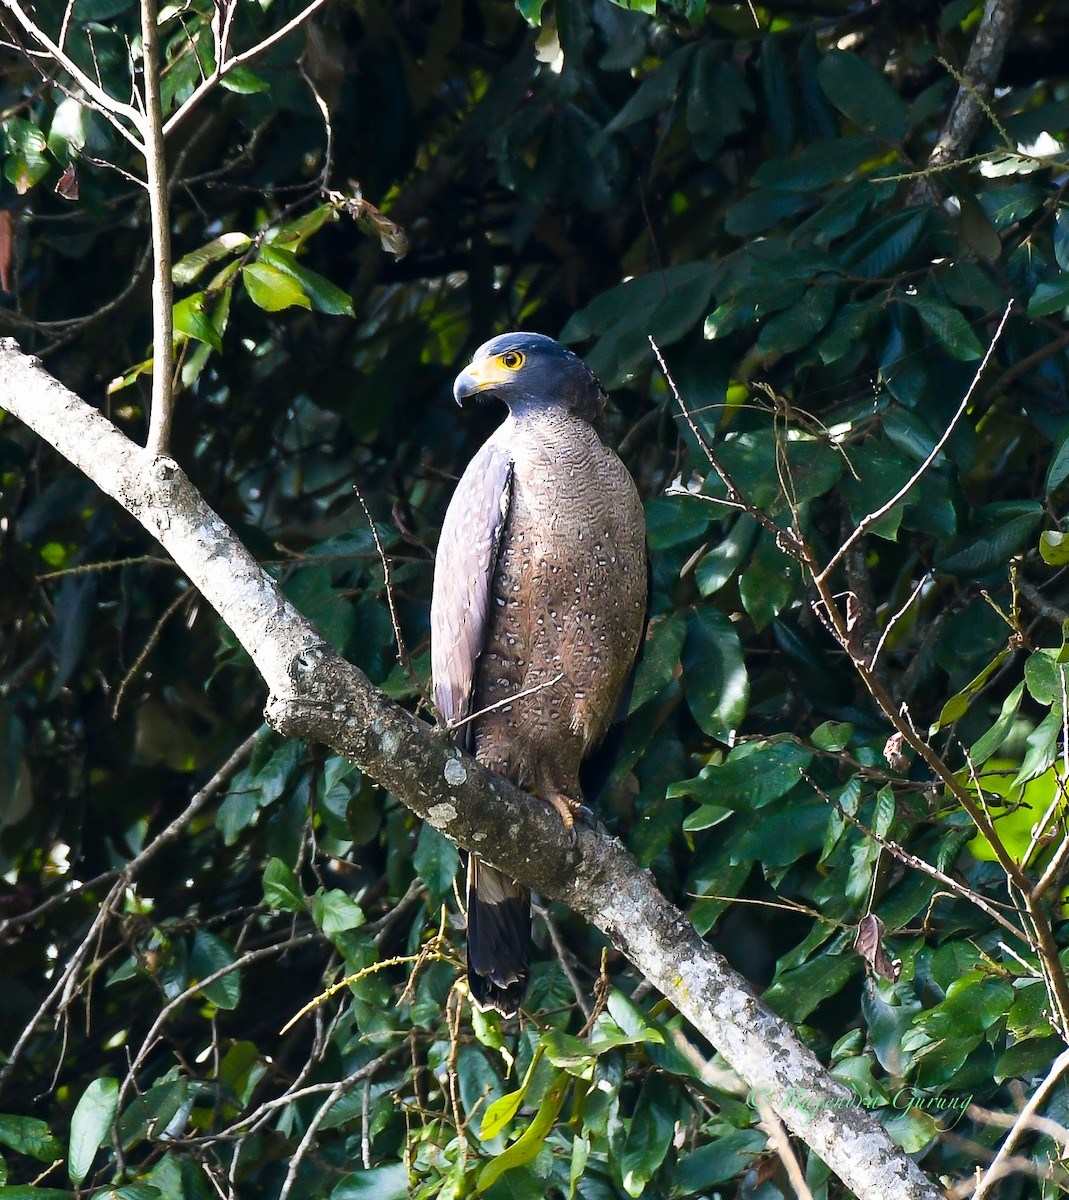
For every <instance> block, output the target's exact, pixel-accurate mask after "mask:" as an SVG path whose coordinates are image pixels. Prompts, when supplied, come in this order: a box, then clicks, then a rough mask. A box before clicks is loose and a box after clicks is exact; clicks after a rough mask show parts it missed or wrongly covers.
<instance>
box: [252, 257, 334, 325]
mask: <svg viewBox="0 0 1069 1200" xmlns="http://www.w3.org/2000/svg"><path fill="white" fill-rule="evenodd" d="M260 258H261V259H262V261H263V262H265V263H268V264H269V265H270V266H272V267H275V268H277V269H278V270H279V271H281V272H282V273H283V275H288V276H289V277H290V278H291V279H293V280H295V281H296V282H297V283H299V284H300V285H301V290H302V291H303V292H304V294H305V295H306V296H307V297H308V298H309V299H310V300H311V301H312V307H313V308H316V309H318V310H319V311H320V312H325V313H331V314H332V315H334V316H342V317H351V316H353V302H352V299H351V297H350V296H349V294H348V292H343V291H342V289H341V288H340V287H335V286H334V284H333V283H331V282H330V280H329V279H324V277H323V276H322V275H319V274H317V273H316V272H315V271H309V270H308V268H307V267H302V266H301V264H300V263H299V262H298V261H297V257H296V255H295V254H294V253H293V251H292V250H284V249H282V248H281V247H278V246H272V245H264V246H262V247H261V248H260Z"/></svg>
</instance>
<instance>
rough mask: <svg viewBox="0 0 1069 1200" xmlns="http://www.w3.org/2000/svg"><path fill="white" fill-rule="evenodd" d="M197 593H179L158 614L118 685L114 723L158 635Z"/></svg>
mask: <svg viewBox="0 0 1069 1200" xmlns="http://www.w3.org/2000/svg"><path fill="white" fill-rule="evenodd" d="M196 595H197V592H196V591H195V590H194V589H192V588H190V589H189V590H187V591H184V592H179V593H178V595H177V596H175V598H174V599H173V600H172V601H171V603H170V604H168V605H167V607H166V608H165V609H164V610H163V612H162V613H161V614H160V617H159V619H158V620H157V621H156V624H155V625H153V627H152V632H151V633H150V634H149V635H148V640H147V641H146V642H145V644H144V645H143V646H142V647H141V651H140V653H139V654H138V656H137V658H135V659H134V663H133V666H131V668H130V669H129V671H127V672H126V674H125V675H124V676H123V677H122V680H121V682H120V683H119V690H118V691H117V692H116V693H115V703H114V704H113V705H112V707H111V719H112V720H113V721H114V720H115V718H116V717H118V715H119V709H120V708H122V702H123V697H124V696H125V695H126V689H127V688H128V687H129V686H130V683H131V681H132V680H133V679H134V678H135V677H136V675H137V673H138V672H139V671H140V670H141V668H142V667H143V666H144V665H145V660H146V659H147V658H148V656H149V655H150V654H151V653H152V650H153V648H154V647H155V645H156V643H157V642H158V641H159V640H160V635H161V634H162V633H163V627H164V626H165V625H166V624H167V622H168V621H169V620H170V619H171V617H173V616H174V614H175V613H176V612H177V611H178V610H179V609H180V608H181V607H182V605H183V604H188V603H189V602H190V600H192V599H193V597H194V596H196Z"/></svg>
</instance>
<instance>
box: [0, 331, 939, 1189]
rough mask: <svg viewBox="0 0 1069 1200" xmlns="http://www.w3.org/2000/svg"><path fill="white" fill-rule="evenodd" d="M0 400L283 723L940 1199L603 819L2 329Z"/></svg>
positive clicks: (785, 1096)
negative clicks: (512, 777)
mask: <svg viewBox="0 0 1069 1200" xmlns="http://www.w3.org/2000/svg"><path fill="white" fill-rule="evenodd" d="M0 407H3V408H5V409H7V410H8V411H9V412H11V413H12V414H13V415H14V416H16V417H18V418H19V419H21V420H22V421H24V422H25V423H26V424H27V425H28V426H29V427H30V428H32V429H33V430H35V431H36V432H37V433H38V434H39V435H40V436H41V437H42V438H44V439H45V440H46V441H47V442H49V443H50V444H51V445H53V446H54V447H55V448H56V449H57V450H58V451H59V452H60V453H61V454H63V455H64V456H65V457H67V458H68V459H69V460H70V461H71V462H72V463H74V465H75V466H77V467H79V468H80V469H81V470H82V471H83V472H84V473H85V474H86V475H87V476H88V477H89V478H90V479H92V480H93V481H94V482H95V483H96V484H97V486H98V487H100V488H101V489H102V490H103V491H104V492H106V493H107V494H108V495H110V496H111V497H113V498H114V499H115V500H117V501H118V502H119V503H120V504H121V505H122V506H123V507H124V508H125V509H126V510H127V511H128V512H130V513H131V514H132V515H133V516H134V517H136V519H137V520H138V521H139V522H140V523H141V524H142V525H143V526H144V527H145V529H147V530H148V531H149V532H150V533H151V534H152V535H153V536H154V537H156V538H157V539H158V540H159V541H160V543H161V544H162V545H163V546H164V548H165V549H166V550H167V551H168V552H169V553H170V554H171V555H172V556H173V557H174V559H175V561H176V562H177V563H178V565H179V566H180V567H181V568H182V569H183V570H184V571H185V572H186V574H187V575H188V576H189V578H190V580H191V581H192V582H193V583H194V584H195V585H196V587H197V588H198V589H199V590H200V592H201V594H202V595H203V596H204V597H205V598H206V599H207V600H208V601H209V602H210V603H211V604H212V605H213V606H214V607H215V609H216V611H217V612H218V613H219V615H220V616H221V618H222V619H223V621H224V622H225V623H226V624H227V625H228V626H229V627H230V629H231V630H232V631H233V633H234V634H235V636H236V637H237V638H238V639H239V641H240V642H241V643H242V645H243V646H244V647H245V649H246V650H247V651H248V653H249V655H250V657H251V658H252V659H253V661H254V663H255V665H256V667H257V669H258V670H259V672H260V674H261V675H262V676H263V678H264V681H265V683H266V684H267V687H268V689H269V691H270V698H269V700H268V704H267V718H268V720H269V721H270V723H271V724H272V725H274V727H275V728H276V729H278V730H279V731H280V732H282V733H283V734H286V735H289V736H294V737H303V738H308V739H310V740H315V741H319V742H322V743H324V744H326V745H328V746H330V747H331V748H332V749H334V750H335V751H337V752H339V753H341V754H345V755H347V756H348V757H349V758H351V759H352V760H353V761H354V762H356V763H358V764H359V766H360V767H361V769H362V770H364V771H365V772H366V773H367V774H368V775H370V776H371V777H372V778H373V779H376V780H377V781H378V782H379V783H380V784H382V785H383V786H384V787H386V788H388V789H389V790H390V791H391V792H392V793H393V794H394V795H395V796H396V797H397V798H398V799H399V800H401V801H402V802H403V803H404V804H406V805H407V806H408V807H409V808H411V809H412V811H413V812H415V813H416V814H417V815H419V816H420V817H422V818H423V819H424V820H426V821H428V822H429V823H430V824H431V825H433V826H434V827H435V828H436V829H438V830H440V831H441V832H442V833H444V834H445V835H446V836H447V837H449V838H451V839H452V840H453V841H455V842H456V843H458V844H459V845H460V846H462V847H464V848H465V849H468V850H477V851H478V853H479V856H480V857H481V858H484V859H486V860H487V861H488V862H490V863H491V864H492V865H494V866H496V867H498V868H499V869H501V870H503V871H505V872H506V873H507V874H509V875H510V876H511V877H512V878H515V879H518V880H520V881H521V882H523V883H525V884H528V885H530V886H532V887H535V888H537V890H538V891H539V892H542V893H543V894H545V895H546V896H550V897H553V898H556V899H559V900H562V901H564V902H565V903H567V904H569V905H570V906H571V907H572V908H574V909H575V910H576V911H577V912H579V913H581V914H582V915H583V916H584V917H586V919H587V920H589V921H590V922H591V923H592V924H594V925H595V926H597V927H598V928H599V929H600V930H601V931H602V932H603V933H604V934H605V935H606V936H607V937H608V938H609V940H610V941H611V942H612V943H613V944H614V945H615V946H616V947H617V948H618V949H619V950H620V951H621V952H622V953H624V954H625V955H626V956H627V957H628V958H629V959H630V961H631V962H632V963H633V964H634V965H635V967H636V968H637V969H638V970H639V971H641V972H642V973H643V974H644V975H645V977H646V978H647V979H648V980H649V981H650V983H651V984H653V986H655V987H656V988H657V989H658V990H659V991H661V992H662V993H663V994H664V995H665V996H666V997H667V998H668V999H669V1000H670V1001H671V1002H672V1004H674V1005H675V1006H676V1008H677V1009H678V1010H679V1011H680V1012H681V1013H682V1014H683V1015H684V1016H686V1017H687V1019H688V1020H689V1021H690V1022H691V1023H692V1024H693V1026H694V1027H695V1029H697V1030H698V1031H699V1032H700V1033H701V1034H702V1035H703V1036H704V1037H706V1038H707V1039H708V1040H709V1041H710V1042H711V1043H712V1045H713V1046H715V1047H716V1049H717V1050H719V1051H720V1053H721V1054H723V1056H724V1058H725V1059H727V1061H728V1062H729V1063H730V1064H731V1066H732V1067H733V1068H734V1069H735V1070H736V1071H737V1072H738V1074H739V1075H741V1076H742V1077H743V1078H744V1079H745V1080H746V1081H747V1083H748V1085H749V1086H750V1088H751V1089H752V1090H753V1093H754V1095H755V1096H756V1095H759V1096H760V1098H761V1100H762V1101H767V1102H768V1104H769V1106H770V1107H771V1108H772V1109H773V1110H774V1111H775V1112H776V1113H777V1114H778V1116H779V1117H780V1118H781V1119H782V1120H783V1121H784V1123H785V1124H786V1125H787V1127H788V1128H789V1129H791V1130H792V1132H794V1133H795V1134H796V1135H797V1136H799V1137H800V1138H802V1139H803V1140H804V1141H805V1142H806V1143H807V1144H808V1145H809V1146H811V1147H812V1148H813V1150H814V1151H815V1152H816V1153H817V1154H818V1155H819V1156H820V1157H821V1158H822V1159H823V1160H824V1161H825V1162H826V1163H827V1164H828V1166H829V1167H830V1168H831V1169H832V1170H833V1171H834V1172H835V1173H836V1174H837V1175H838V1176H839V1178H840V1179H842V1180H843V1182H844V1183H845V1184H846V1185H847V1186H848V1187H849V1188H850V1189H851V1190H852V1191H853V1192H854V1193H855V1194H856V1195H857V1196H859V1197H863V1198H865V1197H872V1198H875V1197H895V1200H900V1198H901V1200H922V1198H923V1200H934V1198H935V1197H936V1196H937V1195H938V1192H937V1190H936V1189H935V1188H934V1187H933V1186H932V1185H931V1184H930V1183H929V1182H928V1181H927V1180H926V1179H925V1177H924V1175H923V1174H922V1173H921V1171H920V1170H919V1168H918V1167H917V1166H916V1165H915V1164H914V1163H913V1162H912V1160H911V1159H910V1158H909V1157H908V1156H907V1155H905V1154H904V1153H903V1152H902V1151H901V1150H900V1149H899V1148H898V1147H897V1146H895V1144H894V1143H893V1142H892V1141H891V1139H890V1137H889V1136H888V1134H887V1133H886V1131H885V1130H884V1129H883V1127H882V1126H881V1125H880V1124H879V1123H878V1122H877V1121H876V1120H875V1119H874V1118H873V1117H872V1116H871V1114H869V1113H867V1112H865V1111H863V1110H861V1109H858V1108H855V1107H853V1106H852V1105H851V1104H850V1103H849V1101H850V1099H851V1096H852V1093H850V1092H849V1091H848V1090H847V1089H846V1088H845V1087H844V1086H843V1085H842V1084H840V1083H838V1082H837V1081H836V1080H834V1079H833V1078H832V1077H831V1076H830V1075H829V1074H828V1073H827V1072H826V1071H825V1070H824V1068H823V1066H822V1065H821V1063H820V1061H819V1060H818V1059H817V1058H816V1057H815V1056H814V1055H813V1054H812V1052H811V1051H809V1050H808V1049H807V1048H806V1047H805V1046H803V1045H802V1043H801V1042H800V1041H799V1040H798V1039H797V1037H796V1036H795V1035H794V1033H793V1031H792V1030H791V1029H790V1027H789V1026H788V1025H787V1023H786V1022H784V1021H782V1020H781V1019H780V1018H779V1017H776V1016H775V1015H774V1014H773V1013H771V1012H770V1011H769V1010H768V1009H766V1008H765V1007H764V1006H763V1005H762V1004H761V1002H760V1001H759V1000H758V999H757V997H756V996H755V995H754V993H753V991H752V990H751V989H750V987H749V985H748V984H747V982H746V981H745V980H744V979H743V978H742V977H741V976H739V975H737V974H736V973H735V972H734V971H732V970H731V968H730V967H729V966H728V965H727V963H726V962H725V961H724V959H723V958H721V957H720V955H719V954H717V953H715V952H714V951H713V950H712V949H710V947H709V946H707V945H706V944H705V942H704V941H703V940H702V939H701V937H700V936H699V935H698V934H697V932H696V931H695V930H694V928H693V926H691V924H690V923H689V921H688V920H687V919H686V917H685V916H684V914H683V913H682V912H681V911H680V910H679V909H677V908H675V907H674V906H673V905H672V904H670V903H669V902H668V900H667V899H666V898H665V897H664V896H663V895H662V894H661V892H660V891H659V890H658V888H657V886H656V884H655V882H654V879H653V876H652V874H651V873H650V872H649V871H646V870H643V869H642V868H641V867H639V865H638V863H637V862H636V861H635V859H634V858H632V857H631V855H630V854H629V853H628V852H627V851H626V850H625V849H624V848H623V846H622V845H621V844H620V843H619V842H618V841H617V840H616V839H614V838H611V837H609V836H608V835H607V834H606V833H605V832H604V831H603V830H597V831H593V830H589V829H580V830H578V831H577V833H576V834H575V835H574V841H573V837H572V835H570V834H569V833H568V832H567V831H565V829H564V828H563V826H562V824H561V821H560V819H559V818H558V817H557V815H556V814H555V813H554V812H553V811H552V810H551V809H550V807H549V806H548V805H545V804H541V803H539V802H537V801H535V800H533V799H532V798H531V797H529V796H527V795H526V794H525V793H524V792H522V791H520V790H519V789H518V788H516V787H515V786H513V785H512V784H511V783H509V782H508V781H507V780H505V779H502V778H501V777H500V776H497V775H494V774H492V773H491V772H490V771H487V770H486V769H485V768H484V767H482V766H481V765H480V764H479V763H477V762H476V761H475V760H474V759H472V758H470V757H468V756H467V755H465V754H463V753H461V752H460V751H459V750H458V749H457V748H456V747H455V746H453V744H452V742H451V741H450V740H449V738H448V735H447V734H446V733H445V732H444V731H438V730H435V729H432V728H431V727H430V726H428V725H426V724H424V723H423V722H422V721H419V720H417V719H416V718H415V717H413V716H412V715H411V713H408V712H406V711H405V710H404V709H402V708H400V707H399V706H398V705H396V704H394V703H393V702H392V701H390V700H389V699H388V698H387V697H386V696H385V695H384V694H383V693H382V692H380V691H378V689H376V688H375V687H373V686H372V685H371V683H370V682H369V681H368V679H367V677H366V676H365V675H363V674H362V673H361V672H360V671H359V670H357V669H356V668H355V667H353V666H351V665H350V664H349V663H347V662H345V661H344V660H343V659H341V658H340V657H339V656H338V655H336V654H335V653H334V652H333V651H332V650H331V649H330V648H329V647H328V646H326V645H325V644H324V642H323V641H322V639H321V638H320V636H319V635H318V634H317V632H316V630H315V629H314V627H313V626H312V625H311V624H310V623H309V622H308V621H307V620H305V618H304V617H303V616H301V614H300V613H299V612H298V611H297V610H296V609H295V608H294V607H293V606H292V605H291V604H290V603H289V601H288V600H286V599H285V597H284V596H283V595H282V594H281V592H280V590H279V588H278V585H277V584H276V582H275V581H274V580H273V579H272V578H271V577H270V576H269V575H267V574H266V572H264V571H263V570H262V569H261V568H260V566H259V565H258V564H257V563H256V561H255V560H254V559H253V557H252V556H251V555H250V554H249V552H248V551H247V550H246V549H245V547H244V546H242V545H241V543H240V542H239V541H238V540H237V538H236V537H235V536H234V534H233V533H232V531H231V530H230V529H229V528H228V527H227V526H226V524H225V523H224V522H223V521H222V520H221V518H220V517H219V516H218V515H217V514H215V513H214V512H213V511H212V510H211V509H210V508H209V507H208V506H207V504H206V503H205V502H204V500H203V498H202V497H201V496H200V495H199V493H198V492H197V491H196V490H195V489H194V488H193V486H192V485H191V484H190V482H189V480H188V479H187V478H186V476H185V475H184V474H183V472H182V471H181V470H180V468H179V467H178V465H177V464H176V463H174V462H173V461H171V460H170V459H167V458H163V457H158V456H154V455H152V454H151V453H149V452H148V451H146V450H144V449H142V448H140V447H139V446H137V445H135V444H134V443H133V442H131V441H130V440H129V439H127V438H126V437H125V436H124V435H123V434H122V433H120V432H119V430H117V429H116V428H115V427H114V426H113V425H112V424H111V423H110V422H109V421H107V420H106V419H105V418H104V417H103V416H102V415H101V414H100V413H99V412H98V411H97V410H96V409H94V408H92V407H90V406H89V405H87V404H86V403H85V402H84V401H82V400H81V399H79V397H78V396H76V395H75V394H74V393H73V392H70V391H68V390H67V389H66V388H65V387H63V385H62V384H60V383H59V382H57V381H56V380H55V379H54V378H52V376H50V375H49V374H48V373H47V372H46V371H45V370H44V369H43V368H42V366H41V365H40V363H39V362H38V361H37V360H36V359H34V358H31V357H29V356H28V355H25V354H23V353H22V352H21V351H20V349H19V347H18V345H17V343H15V342H14V341H13V340H11V339H0ZM799 1096H804V1097H805V1098H806V1101H807V1103H806V1104H805V1106H804V1107H803V1105H801V1104H799V1103H798V1100H797V1098H798V1097H799ZM836 1102H838V1104H836ZM839 1105H841V1107H840V1106H839Z"/></svg>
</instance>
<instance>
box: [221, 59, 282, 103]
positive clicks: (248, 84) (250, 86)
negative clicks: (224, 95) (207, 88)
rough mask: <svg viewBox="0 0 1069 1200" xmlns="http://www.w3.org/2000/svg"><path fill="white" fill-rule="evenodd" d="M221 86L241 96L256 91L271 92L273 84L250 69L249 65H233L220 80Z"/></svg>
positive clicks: (252, 93)
mask: <svg viewBox="0 0 1069 1200" xmlns="http://www.w3.org/2000/svg"><path fill="white" fill-rule="evenodd" d="M219 86H220V87H224V88H226V90H227V91H228V92H236V93H237V94H238V95H239V96H252V95H254V94H255V93H256V92H269V91H270V90H271V85H270V84H269V83H268V82H267V80H266V79H261V78H260V76H259V75H257V74H255V73H254V72H253V71H250V70H249V68H248V67H241V66H238V67H231V68H230V70H229V71H227V73H226V74H225V75H224V76H223V77H222V78H221V79H220V80H219Z"/></svg>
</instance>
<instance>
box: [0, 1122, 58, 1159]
mask: <svg viewBox="0 0 1069 1200" xmlns="http://www.w3.org/2000/svg"><path fill="white" fill-rule="evenodd" d="M0 1145H3V1146H10V1148H11V1149H12V1150H16V1151H17V1152H18V1153H19V1154H25V1155H27V1156H28V1157H30V1158H36V1159H37V1160H38V1162H46V1163H51V1162H55V1161H56V1159H57V1158H62V1157H63V1147H62V1146H61V1145H60V1143H59V1142H58V1141H56V1139H55V1138H54V1137H53V1136H52V1131H51V1130H50V1129H49V1128H48V1125H47V1123H46V1122H45V1121H42V1120H40V1119H39V1118H37V1117H16V1116H10V1115H9V1114H7V1113H0Z"/></svg>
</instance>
